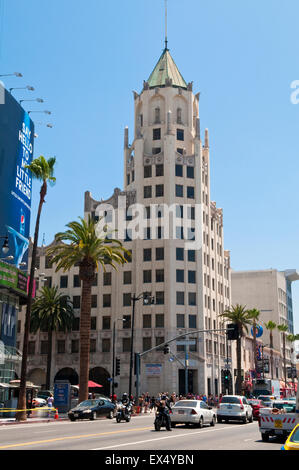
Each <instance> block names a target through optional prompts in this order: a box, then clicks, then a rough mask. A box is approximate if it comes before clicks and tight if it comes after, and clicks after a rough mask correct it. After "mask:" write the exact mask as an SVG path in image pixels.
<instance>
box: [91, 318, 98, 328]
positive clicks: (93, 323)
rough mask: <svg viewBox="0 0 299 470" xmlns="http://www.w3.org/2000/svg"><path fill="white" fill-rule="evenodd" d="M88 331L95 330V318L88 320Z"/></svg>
mask: <svg viewBox="0 0 299 470" xmlns="http://www.w3.org/2000/svg"><path fill="white" fill-rule="evenodd" d="M90 329H91V330H96V329H97V317H91V318H90Z"/></svg>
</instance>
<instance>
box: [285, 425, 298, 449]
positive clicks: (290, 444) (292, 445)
mask: <svg viewBox="0 0 299 470" xmlns="http://www.w3.org/2000/svg"><path fill="white" fill-rule="evenodd" d="M281 450H299V424H297V426H295V427H294V429H293V430H292V432H291V434H290V435H289V436H288V438H287V440H286V442H285V444H284V445H283V446H282V448H281Z"/></svg>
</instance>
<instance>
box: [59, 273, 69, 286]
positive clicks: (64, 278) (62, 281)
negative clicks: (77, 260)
mask: <svg viewBox="0 0 299 470" xmlns="http://www.w3.org/2000/svg"><path fill="white" fill-rule="evenodd" d="M67 285H68V276H60V288H61V289H66V288H67Z"/></svg>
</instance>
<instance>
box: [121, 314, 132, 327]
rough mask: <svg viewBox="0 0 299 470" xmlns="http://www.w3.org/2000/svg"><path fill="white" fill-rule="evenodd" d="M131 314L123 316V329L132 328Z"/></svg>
mask: <svg viewBox="0 0 299 470" xmlns="http://www.w3.org/2000/svg"><path fill="white" fill-rule="evenodd" d="M131 326H132V325H131V315H124V316H123V329H124V330H128V329H129V328H131Z"/></svg>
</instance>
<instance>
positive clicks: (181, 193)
mask: <svg viewBox="0 0 299 470" xmlns="http://www.w3.org/2000/svg"><path fill="white" fill-rule="evenodd" d="M175 195H176V197H184V186H183V185H182V184H176V185H175Z"/></svg>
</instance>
